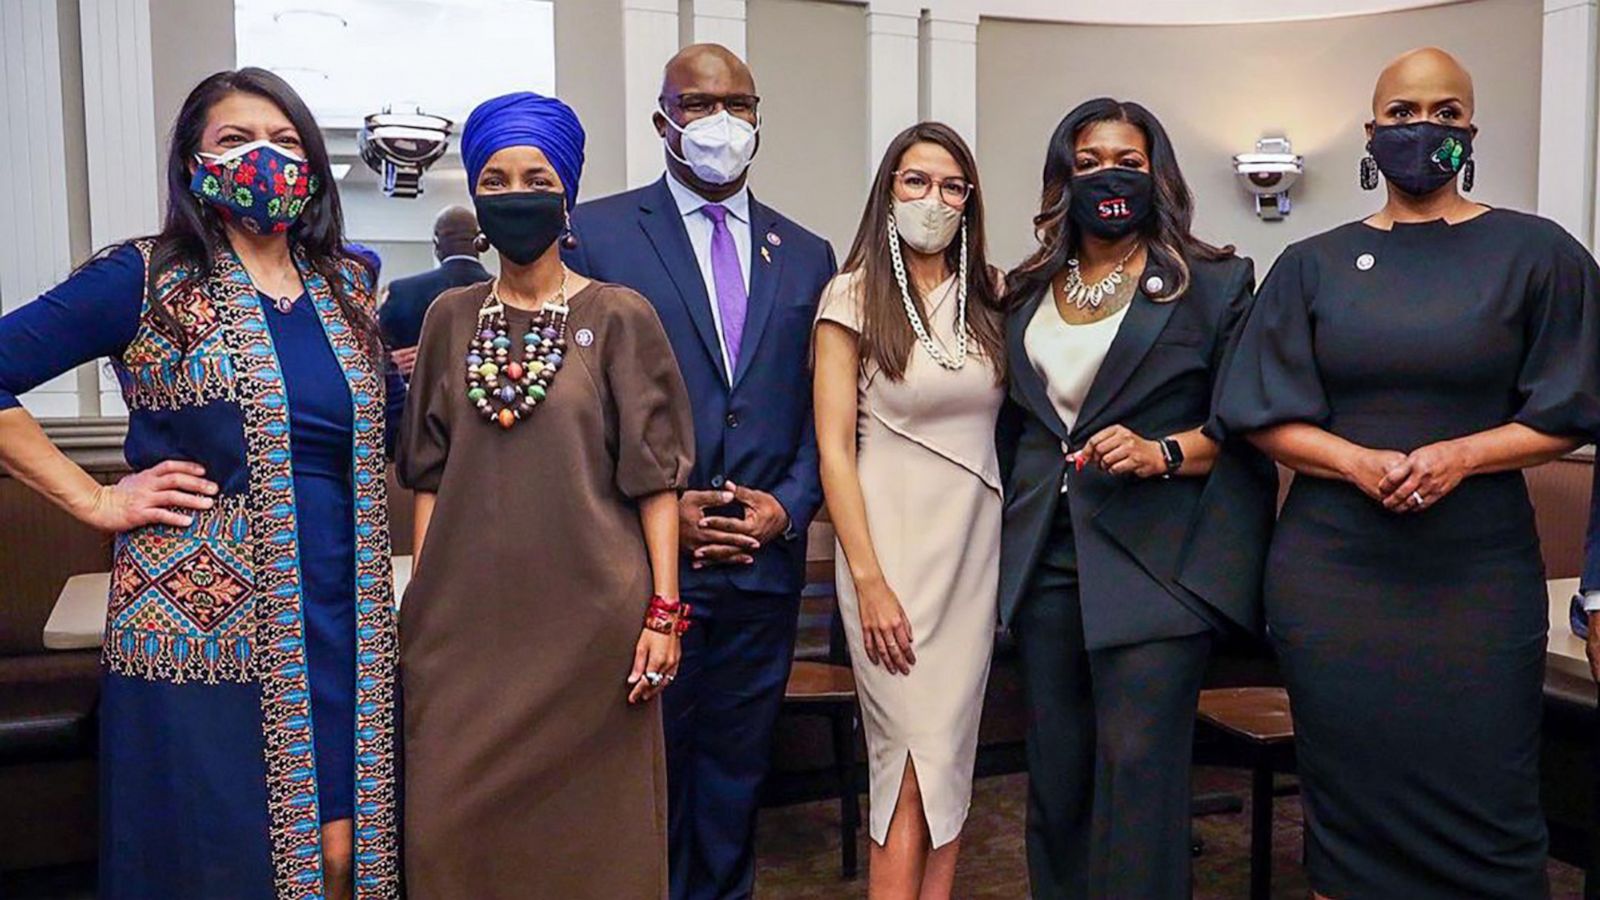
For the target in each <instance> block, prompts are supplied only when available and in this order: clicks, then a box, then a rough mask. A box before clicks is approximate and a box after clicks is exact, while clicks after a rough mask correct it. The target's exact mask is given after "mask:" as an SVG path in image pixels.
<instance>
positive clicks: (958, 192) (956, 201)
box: [894, 169, 977, 208]
mask: <svg viewBox="0 0 1600 900" xmlns="http://www.w3.org/2000/svg"><path fill="white" fill-rule="evenodd" d="M894 183H895V184H896V185H898V186H899V188H900V192H901V193H902V194H904V195H905V196H906V197H908V198H910V199H912V200H921V199H922V198H924V197H926V196H928V192H929V191H931V190H933V186H934V185H935V184H937V185H938V186H939V197H940V198H941V199H943V200H944V202H945V203H946V204H948V205H950V206H954V207H957V208H960V207H962V206H965V205H966V203H967V198H968V197H971V196H972V192H973V191H975V190H977V188H976V187H975V186H974V185H973V184H972V182H970V181H968V180H966V179H965V178H946V179H944V180H943V181H935V180H934V178H933V176H932V175H929V174H928V173H927V172H923V171H920V170H917V169H900V170H899V171H897V172H895V173H894Z"/></svg>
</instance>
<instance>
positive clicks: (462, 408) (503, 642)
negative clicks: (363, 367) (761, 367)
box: [397, 92, 694, 900]
mask: <svg viewBox="0 0 1600 900" xmlns="http://www.w3.org/2000/svg"><path fill="white" fill-rule="evenodd" d="M583 153H584V132H583V126H582V125H581V124H580V123H579V122H578V117H577V116H576V115H575V114H574V113H573V112H572V110H571V109H570V108H568V107H567V105H566V104H564V103H562V102H561V101H560V100H557V99H555V98H553V97H541V96H539V95H538V94H533V93H527V92H523V93H515V94H507V95H505V96H501V97H496V98H494V99H491V100H486V101H484V102H483V103H481V104H479V105H478V107H477V108H476V109H474V110H473V111H472V114H471V115H470V116H469V117H468V118H467V122H466V125H465V126H464V127H463V128H462V132H461V156H462V162H463V163H464V164H465V166H466V169H467V176H468V182H467V183H468V184H469V185H471V186H472V191H473V198H474V204H475V206H476V208H477V213H478V222H479V224H480V225H481V226H482V228H483V233H484V236H485V237H487V238H488V240H489V242H490V243H491V244H492V245H493V246H494V247H495V249H496V250H498V251H499V253H500V277H499V278H496V279H495V280H494V281H492V282H488V283H483V284H476V285H472V286H470V287H464V288H457V289H455V290H452V291H448V292H446V293H445V294H444V296H442V297H440V298H439V299H438V300H437V301H435V302H434V304H433V306H432V308H431V309H429V311H428V315H427V319H426V321H425V322H424V323H423V326H422V342H421V343H420V344H419V345H418V348H419V349H418V353H417V367H416V370H415V372H414V377H413V378H412V385H413V386H414V388H413V390H414V393H413V395H412V400H411V403H410V405H409V406H408V408H407V409H406V419H405V424H404V426H403V428H402V432H403V434H402V440H401V448H400V460H399V464H398V466H397V469H398V474H399V478H400V483H401V484H403V485H405V486H406V487H408V488H410V489H411V490H413V491H415V492H416V527H415V544H414V546H415V548H416V554H417V556H416V572H415V574H414V576H413V578H412V581H411V584H410V587H408V588H407V590H406V599H405V604H404V606H403V607H402V608H401V614H400V618H401V623H400V635H401V641H402V644H401V672H402V674H403V676H404V679H405V684H404V688H405V690H404V694H405V737H406V745H405V749H406V823H405V831H406V834H405V849H406V891H407V894H408V896H409V897H411V898H412V900H468V898H470V900H523V898H535V897H538V898H545V897H548V898H552V900H554V898H595V900H600V898H606V900H610V898H618V900H622V898H627V900H635V898H637V900H645V898H651V897H654V898H663V897H665V896H666V892H667V827H666V825H667V823H666V818H667V805H666V801H667V797H666V781H665V778H664V777H663V776H664V775H665V771H664V770H665V764H666V762H665V750H664V747H663V743H662V733H661V709H660V707H659V706H658V705H656V704H654V703H648V701H650V700H652V699H654V698H655V697H656V696H658V695H659V694H660V692H661V691H662V690H663V689H664V688H666V686H667V685H669V684H671V683H672V680H673V677H674V675H675V674H676V670H677V666H678V657H679V649H678V648H679V637H680V635H681V634H682V633H683V631H684V629H685V628H687V627H688V624H689V621H688V619H686V618H684V616H683V614H684V613H685V612H686V610H684V609H683V608H682V607H681V606H680V605H679V603H678V552H677V551H678V504H677V491H678V490H680V489H682V488H683V487H684V485H685V484H686V482H687V478H688V475H689V467H690V463H691V457H692V455H693V452H694V451H693V426H692V424H691V423H690V419H689V398H688V395H687V394H686V393H685V392H684V387H683V379H682V378H681V377H680V376H679V374H678V368H677V366H676V365H675V364H674V362H673V359H672V348H671V347H670V346H668V344H667V338H666V335H665V334H663V333H662V330H661V323H660V322H659V320H657V318H656V314H655V311H654V310H652V309H651V307H650V304H649V303H648V302H646V301H645V299H644V298H643V297H640V296H639V295H638V294H636V293H634V292H633V291H631V290H629V289H627V288H625V287H619V286H617V285H611V284H601V283H599V282H595V281H591V280H589V279H588V278H585V277H583V276H582V275H578V274H575V273H573V272H571V271H570V270H568V269H567V267H566V266H565V265H564V264H563V263H562V261H561V255H560V254H561V251H560V248H559V247H558V246H557V242H558V239H559V238H560V237H561V235H562V233H563V232H565V231H566V229H567V215H568V212H569V210H570V209H571V207H572V204H573V203H574V202H575V201H576V199H577V197H578V184H579V179H580V177H581V175H582V171H583ZM641 704H644V705H641Z"/></svg>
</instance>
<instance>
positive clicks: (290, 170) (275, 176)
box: [189, 141, 318, 234]
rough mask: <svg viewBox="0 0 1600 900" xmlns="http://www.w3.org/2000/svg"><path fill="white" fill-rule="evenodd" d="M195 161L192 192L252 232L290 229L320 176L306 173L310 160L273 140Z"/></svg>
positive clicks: (261, 232) (191, 183) (236, 223)
mask: <svg viewBox="0 0 1600 900" xmlns="http://www.w3.org/2000/svg"><path fill="white" fill-rule="evenodd" d="M195 163H196V165H195V169H194V177H193V178H191V179H190V180H189V190H190V191H192V192H193V193H194V195H195V196H196V197H199V198H200V199H201V200H204V201H205V202H207V203H210V204H211V205H212V207H213V208H215V209H216V210H217V212H218V213H220V214H221V215H222V217H223V218H224V219H226V220H228V221H230V222H232V223H234V224H235V225H237V226H239V227H240V228H243V229H244V230H245V231H248V232H250V233H252V234H281V233H283V232H285V231H288V230H289V226H291V225H293V224H294V221H295V220H296V219H298V218H300V214H301V213H302V212H304V211H305V208H306V204H307V203H309V202H310V201H311V197H312V196H313V195H314V194H316V192H317V187H318V184H317V177H316V176H315V175H311V174H309V173H308V172H307V171H306V169H307V166H306V161H305V160H304V159H302V158H300V157H298V156H295V155H293V154H292V153H289V152H288V151H286V150H284V149H283V148H282V147H279V146H278V145H276V144H274V143H272V142H271V141H253V142H251V143H248V144H242V145H240V146H238V147H234V148H233V149H232V150H229V151H228V152H227V153H222V154H212V153H197V154H195Z"/></svg>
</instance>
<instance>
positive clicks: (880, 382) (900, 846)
mask: <svg viewBox="0 0 1600 900" xmlns="http://www.w3.org/2000/svg"><path fill="white" fill-rule="evenodd" d="M998 287H999V286H998V284H997V279H996V275H995V273H994V272H992V271H991V270H990V268H989V266H988V264H987V262H986V259H985V252H984V240H983V206H982V203H981V195H980V194H979V193H978V173H977V166H976V164H975V163H974V161H973V157H972V152H971V151H970V150H969V149H968V148H967V145H966V144H965V142H963V141H962V139H961V138H960V136H958V135H957V134H956V133H955V132H954V131H952V130H951V129H950V128H949V127H947V126H945V125H942V124H939V123H936V122H924V123H922V124H920V125H915V126H913V127H911V128H908V129H906V130H905V131H904V132H902V133H901V134H900V135H899V136H898V137H896V138H895V139H894V141H892V142H891V143H890V145H889V148H888V150H887V151H886V152H885V154H884V157H883V162H882V163H881V164H880V165H879V167H878V174H877V177H876V178H875V179H874V181H873V186H872V191H871V194H870V195H869V197H868V199H867V206H866V211H865V212H864V213H863V215H862V219H861V226H860V228H859V230H858V231H857V233H856V240H855V245H854V247H852V248H851V250H850V256H849V258H848V259H847V260H846V261H845V264H844V269H843V271H842V272H841V273H840V274H839V276H838V277H836V278H835V279H834V280H833V281H832V282H831V283H830V284H829V285H828V287H827V289H826V290H825V291H824V292H823V295H822V300H821V304H820V309H819V311H818V314H817V316H818V322H817V332H816V385H815V403H816V415H817V444H818V449H819V450H820V453H821V461H822V487H823V493H824V494H825V495H826V497H827V502H828V511H829V514H830V515H831V517H832V519H833V523H834V528H835V529H836V531H837V533H838V536H839V554H838V562H837V567H838V573H837V582H838V591H839V606H840V609H841V612H842V613H843V617H844V624H845V631H846V634H847V636H848V639H849V645H850V656H851V660H852V663H853V666H854V669H855V676H856V682H857V685H858V687H859V691H860V696H861V710H862V723H863V726H864V729H865V731H866V737H867V752H868V763H869V768H870V771H871V781H872V784H871V796H872V803H871V835H872V848H871V856H870V866H871V871H870V876H869V883H870V888H869V890H870V893H871V896H872V897H874V898H889V897H908V898H915V897H922V898H936V897H948V896H950V893H951V889H952V887H953V883H954V879H955V869H956V853H957V848H958V846H959V839H960V836H961V829H962V826H963V824H964V823H965V821H966V817H967V808H968V806H969V805H970V801H971V798H972V767H973V758H974V755H975V754H976V751H977V743H978V719H979V716H980V714H981V712H982V709H983V693H984V685H985V683H986V682H987V680H988V675H989V657H990V653H991V650H992V648H993V643H994V633H995V621H996V616H995V596H996V589H997V585H998V578H999V569H998V558H999V552H1000V477H999V467H998V464H997V462H996V458H995V445H994V426H995V418H996V415H997V414H998V412H999V409H1000V404H1001V401H1002V399H1003V398H1004V389H1003V385H1002V381H1001V375H1000V373H1001V372H1003V371H1004V368H1005V367H1004V363H1003V360H1002V357H1001V352H1002V350H1001V348H1002V341H1001V331H1000V322H1001V316H1000V313H999V306H998V301H997V296H998V293H999V291H998Z"/></svg>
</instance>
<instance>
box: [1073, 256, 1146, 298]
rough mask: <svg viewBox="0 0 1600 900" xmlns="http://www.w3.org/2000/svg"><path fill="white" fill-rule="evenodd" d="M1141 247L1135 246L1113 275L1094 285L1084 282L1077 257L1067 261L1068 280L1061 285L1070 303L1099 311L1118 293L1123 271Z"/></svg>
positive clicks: (1120, 262)
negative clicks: (1107, 299)
mask: <svg viewBox="0 0 1600 900" xmlns="http://www.w3.org/2000/svg"><path fill="white" fill-rule="evenodd" d="M1139 246H1140V245H1138V244H1134V245H1133V249H1131V250H1129V251H1128V254H1127V255H1126V256H1124V257H1122V259H1121V261H1119V262H1118V263H1117V266H1116V268H1114V269H1112V270H1111V274H1109V275H1107V276H1106V277H1104V278H1102V279H1100V280H1099V281H1096V282H1095V283H1094V284H1088V283H1086V282H1085V281H1084V280H1083V271H1082V269H1081V268H1079V266H1078V260H1077V258H1076V257H1074V258H1072V259H1069V260H1067V279H1066V282H1065V283H1064V284H1062V285H1061V292H1062V293H1063V294H1065V295H1066V296H1067V300H1068V302H1070V303H1071V304H1072V305H1073V306H1076V307H1077V308H1079V309H1099V308H1100V304H1102V303H1104V302H1106V298H1107V297H1110V296H1111V295H1112V294H1115V293H1116V292H1117V288H1118V287H1119V286H1120V285H1121V284H1122V277H1123V270H1124V268H1125V267H1126V266H1127V265H1128V260H1130V259H1133V255H1134V254H1135V253H1138V252H1139Z"/></svg>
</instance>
